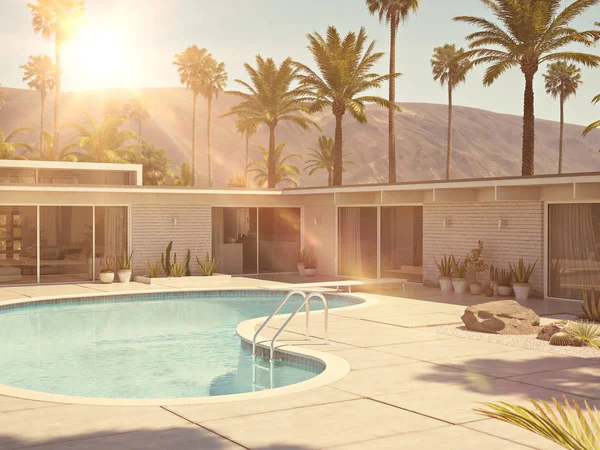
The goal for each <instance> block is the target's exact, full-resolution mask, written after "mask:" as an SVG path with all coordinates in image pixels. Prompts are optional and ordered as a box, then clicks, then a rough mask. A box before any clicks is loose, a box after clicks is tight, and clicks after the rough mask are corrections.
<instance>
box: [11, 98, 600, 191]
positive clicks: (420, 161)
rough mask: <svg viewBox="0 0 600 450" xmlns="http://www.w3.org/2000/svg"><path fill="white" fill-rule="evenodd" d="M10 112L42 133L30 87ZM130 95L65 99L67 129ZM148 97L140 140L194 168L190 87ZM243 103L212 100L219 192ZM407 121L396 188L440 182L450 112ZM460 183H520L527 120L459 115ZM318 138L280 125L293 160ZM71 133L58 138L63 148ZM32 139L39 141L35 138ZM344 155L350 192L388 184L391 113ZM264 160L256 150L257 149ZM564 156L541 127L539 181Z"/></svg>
mask: <svg viewBox="0 0 600 450" xmlns="http://www.w3.org/2000/svg"><path fill="white" fill-rule="evenodd" d="M2 91H3V92H4V98H5V100H6V104H5V105H3V106H0V127H3V128H4V129H5V130H6V131H10V130H13V129H14V128H17V127H24V126H30V127H32V128H35V129H37V128H38V127H39V95H38V94H37V93H36V92H33V91H28V90H24V89H9V88H3V89H2ZM131 95H132V94H131V92H130V91H127V90H106V91H89V92H80V93H64V94H63V96H62V98H63V100H62V107H61V109H62V111H63V115H62V120H63V122H68V121H77V120H79V114H78V113H77V112H74V109H76V108H83V109H85V110H86V111H88V112H90V113H91V114H92V115H93V116H99V115H100V114H101V113H102V111H103V106H104V104H105V103H106V102H108V101H112V100H121V101H126V100H127V99H128V98H129V97H131ZM141 95H143V96H145V97H147V98H149V99H150V102H151V105H152V110H151V112H152V116H153V117H152V120H151V121H149V122H147V123H145V124H144V129H143V132H142V135H143V137H144V138H145V139H146V140H148V141H149V142H150V143H152V144H154V145H155V146H158V147H163V148H165V149H166V150H167V151H168V153H169V156H170V158H171V159H172V161H173V165H174V166H177V165H179V164H180V163H181V162H183V161H186V160H189V157H190V156H189V155H190V134H191V132H190V129H191V111H192V100H191V94H190V92H189V91H187V90H185V89H183V88H165V89H143V90H142V91H141ZM236 101H237V99H235V98H233V97H231V96H228V95H222V96H221V97H219V99H218V100H216V101H215V102H214V110H213V151H214V153H213V154H214V176H215V184H216V185H224V184H225V183H226V182H227V179H228V178H229V177H231V176H233V175H236V174H240V173H242V172H243V164H244V151H245V150H244V141H243V138H242V136H241V135H239V134H237V133H236V131H235V126H234V120H233V119H232V118H223V119H221V118H219V115H221V114H223V113H225V112H226V111H228V109H229V108H230V107H231V106H232V105H233V104H235V102H236ZM400 106H401V107H402V108H403V110H404V113H402V114H399V115H398V119H397V130H398V133H397V134H398V137H397V139H398V140H397V144H396V145H397V152H398V180H399V181H416V180H433V179H440V178H442V177H443V176H444V171H445V154H446V120H447V109H446V106H445V105H435V104H424V103H406V104H402V103H401V104H400ZM46 110H47V111H46V124H47V129H48V131H51V130H50V129H51V127H52V97H51V96H50V98H49V102H48V105H47V108H46ZM454 111H455V114H454V161H453V178H471V177H490V176H505V175H518V174H519V173H520V165H521V162H520V159H521V118H520V117H518V116H511V115H505V114H497V113H493V112H490V111H485V110H479V109H474V108H466V107H459V106H457V107H455V109H454ZM315 120H316V121H317V122H318V123H319V125H320V126H321V127H322V129H323V132H324V133H325V134H327V135H329V136H333V131H334V120H333V116H331V114H330V113H329V112H327V113H326V114H325V113H323V114H320V115H318V116H316V117H315ZM582 129H583V127H581V126H576V125H566V127H565V161H564V171H565V172H589V171H598V170H600V154H599V153H598V149H600V133H593V134H592V135H590V136H589V137H588V138H587V139H582V138H581V132H582ZM319 134H320V132H319V131H318V130H310V131H307V132H304V131H302V130H301V129H299V128H297V127H296V126H293V125H290V124H286V123H282V124H280V125H279V126H278V128H277V141H278V142H288V146H287V152H294V153H300V154H303V153H305V152H306V149H307V148H308V147H314V146H315V145H316V138H317V136H318V135H319ZM197 135H198V162H199V170H200V171H201V172H205V168H206V144H205V140H206V105H205V102H204V101H203V100H199V103H198V132H197ZM68 138H69V136H68V133H66V132H63V133H62V134H61V142H62V143H63V145H64V143H66V142H67V140H68ZM30 139H32V140H33V139H35V137H34V136H31V138H30ZM344 141H345V148H347V149H348V150H349V151H350V152H352V153H353V156H352V157H351V159H352V160H353V161H354V162H355V165H354V166H350V167H349V168H348V171H347V172H346V174H345V177H344V184H355V183H374V182H385V181H386V179H387V111H386V110H384V109H380V108H371V109H370V111H369V123H368V124H367V125H360V124H358V123H356V122H355V121H354V120H353V119H351V118H350V117H348V118H346V119H345V121H344ZM267 143H268V134H267V130H265V129H262V130H260V131H259V133H258V134H257V135H256V136H254V137H253V138H252V140H251V145H252V146H256V145H265V146H266V145H267ZM252 157H254V158H258V157H259V152H258V150H255V149H252V150H251V159H252ZM557 158H558V124H557V123H556V122H552V121H546V120H538V122H537V128H536V174H543V173H553V172H555V171H556V165H557ZM302 181H303V185H307V186H311V185H312V186H314V185H322V184H325V183H326V176H325V174H324V173H321V174H320V175H317V174H315V175H313V176H308V175H307V174H306V173H304V174H303V180H302Z"/></svg>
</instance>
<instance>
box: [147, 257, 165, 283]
mask: <svg viewBox="0 0 600 450" xmlns="http://www.w3.org/2000/svg"><path fill="white" fill-rule="evenodd" d="M161 268H162V267H161V265H160V260H159V259H158V258H157V259H156V263H154V264H152V263H151V262H150V261H148V274H149V275H150V278H158V277H160V271H161Z"/></svg>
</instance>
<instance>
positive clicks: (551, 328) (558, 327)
mask: <svg viewBox="0 0 600 450" xmlns="http://www.w3.org/2000/svg"><path fill="white" fill-rule="evenodd" d="M566 326H567V321H566V320H559V321H558V322H552V323H549V324H548V325H544V326H543V327H540V331H539V332H538V335H537V338H538V339H541V340H542V341H549V340H550V338H551V337H552V336H554V335H555V334H556V333H559V332H561V331H563V328H565V327H566Z"/></svg>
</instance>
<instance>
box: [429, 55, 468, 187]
mask: <svg viewBox="0 0 600 450" xmlns="http://www.w3.org/2000/svg"><path fill="white" fill-rule="evenodd" d="M431 68H432V71H433V79H434V80H435V81H439V82H440V84H441V85H442V86H444V85H447V86H448V149H447V151H446V180H449V179H450V172H451V169H452V93H453V92H454V88H456V86H458V85H459V84H460V83H463V82H464V81H465V79H466V78H467V73H468V72H469V70H471V69H472V68H473V63H472V62H471V60H470V59H469V57H468V56H467V54H466V53H465V50H464V49H463V48H460V49H458V50H457V49H456V46H455V45H454V44H452V45H450V44H446V45H444V46H443V47H436V48H435V49H434V51H433V59H432V60H431Z"/></svg>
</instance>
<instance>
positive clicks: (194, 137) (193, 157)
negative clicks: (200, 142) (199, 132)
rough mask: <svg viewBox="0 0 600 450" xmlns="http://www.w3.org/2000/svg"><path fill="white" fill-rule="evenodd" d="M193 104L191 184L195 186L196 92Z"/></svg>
mask: <svg viewBox="0 0 600 450" xmlns="http://www.w3.org/2000/svg"><path fill="white" fill-rule="evenodd" d="M193 98H194V106H193V108H192V186H194V187H195V186H196V103H197V100H198V94H197V93H196V92H194V94H193Z"/></svg>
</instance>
